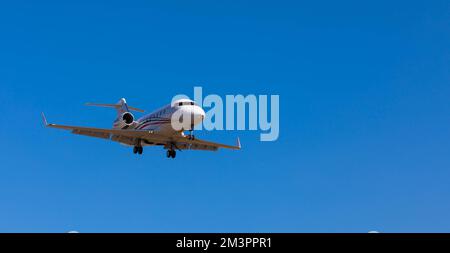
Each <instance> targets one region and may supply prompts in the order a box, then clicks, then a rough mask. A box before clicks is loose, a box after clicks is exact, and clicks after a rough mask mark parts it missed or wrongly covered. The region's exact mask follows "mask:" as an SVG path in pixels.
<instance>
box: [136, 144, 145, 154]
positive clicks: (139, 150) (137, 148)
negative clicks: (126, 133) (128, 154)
mask: <svg viewBox="0 0 450 253" xmlns="http://www.w3.org/2000/svg"><path fill="white" fill-rule="evenodd" d="M143 151H144V148H143V147H139V146H134V148H133V153H134V154H140V155H142V152H143Z"/></svg>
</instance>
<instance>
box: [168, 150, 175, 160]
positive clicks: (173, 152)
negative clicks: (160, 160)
mask: <svg viewBox="0 0 450 253" xmlns="http://www.w3.org/2000/svg"><path fill="white" fill-rule="evenodd" d="M175 156H177V152H176V151H175V150H173V149H168V150H167V158H171V157H172V158H175Z"/></svg>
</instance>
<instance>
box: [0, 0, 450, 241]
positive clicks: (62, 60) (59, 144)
mask: <svg viewBox="0 0 450 253" xmlns="http://www.w3.org/2000/svg"><path fill="white" fill-rule="evenodd" d="M449 28H450V4H449V2H448V1H443V0H442V1H440V0H438V1H394V2H393V1H374V2H366V1H364V2H362V1H226V2H225V1H224V2H222V3H212V1H189V2H188V1H127V2H126V3H125V2H124V1H63V2H61V1H54V2H47V1H42V2H39V3H37V2H31V1H30V2H28V1H12V2H11V1H10V2H2V3H1V4H0V34H1V37H0V38H1V39H0V101H1V102H2V105H1V106H0V113H1V115H3V117H2V121H3V124H1V126H0V129H1V130H0V138H1V143H2V145H0V154H1V155H0V164H1V167H0V232H66V231H70V230H77V231H81V232H367V231H370V230H378V231H382V232H418V231H420V232H449V231H450V219H449V213H450V201H449V196H450V184H449V180H448V179H449V178H450V158H449V155H448V152H449V150H450V128H449V126H450V105H449V97H450V85H449V84H450V82H449V81H450V73H449V69H450V61H449V59H450V51H449V46H448V45H450V33H449ZM194 86H202V87H203V91H204V93H205V94H219V95H221V96H223V95H226V94H244V95H245V94H279V95H280V138H279V140H278V141H276V142H270V143H262V142H259V133H258V132H248V131H231V132H224V131H216V132H199V133H197V136H198V137H202V138H206V139H211V140H215V141H221V142H226V143H234V140H235V138H236V137H237V136H239V137H240V138H241V142H242V145H243V150H242V151H239V152H233V151H228V150H223V151H220V152H217V153H208V152H206V153H204V152H182V153H179V154H178V156H177V158H176V159H175V160H168V159H167V158H166V157H165V153H164V151H163V150H162V149H160V148H147V149H146V150H145V151H144V155H143V156H136V155H133V154H132V152H131V149H129V148H125V147H123V146H121V145H119V144H117V143H113V142H108V141H104V140H101V139H94V138H88V137H83V136H75V135H71V134H70V133H68V132H64V131H60V130H54V129H45V128H43V127H42V123H41V118H40V112H41V111H44V112H46V115H47V117H48V119H49V120H50V121H52V122H55V123H63V124H74V125H85V126H95V127H110V126H111V121H112V120H113V119H114V116H115V112H114V111H111V110H109V109H102V108H87V107H85V106H83V103H85V102H105V103H109V102H116V101H117V100H118V99H119V98H121V97H125V98H127V100H128V102H129V104H130V105H132V106H136V107H141V108H144V109H146V110H152V109H155V108H157V107H160V106H162V105H165V104H167V103H169V102H170V100H171V98H172V96H174V95H175V94H179V93H185V94H187V95H192V94H193V87H194Z"/></svg>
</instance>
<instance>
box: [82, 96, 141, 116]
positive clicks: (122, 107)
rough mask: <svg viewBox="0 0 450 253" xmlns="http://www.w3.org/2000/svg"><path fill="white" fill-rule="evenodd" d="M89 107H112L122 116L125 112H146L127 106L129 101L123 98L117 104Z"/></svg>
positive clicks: (92, 104) (90, 104)
mask: <svg viewBox="0 0 450 253" xmlns="http://www.w3.org/2000/svg"><path fill="white" fill-rule="evenodd" d="M86 105H87V106H98V107H110V108H115V109H116V110H117V113H118V114H122V113H124V112H129V111H136V112H144V110H141V109H138V108H135V107H131V106H128V105H127V101H126V100H125V98H121V99H120V100H119V102H117V103H116V104H96V103H86Z"/></svg>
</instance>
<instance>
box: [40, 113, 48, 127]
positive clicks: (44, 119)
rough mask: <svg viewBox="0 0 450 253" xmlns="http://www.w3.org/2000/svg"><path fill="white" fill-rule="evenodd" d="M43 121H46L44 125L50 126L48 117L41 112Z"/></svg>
mask: <svg viewBox="0 0 450 253" xmlns="http://www.w3.org/2000/svg"><path fill="white" fill-rule="evenodd" d="M41 116H42V121H43V122H44V126H48V123H47V119H46V118H45V114H44V113H43V112H41Z"/></svg>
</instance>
